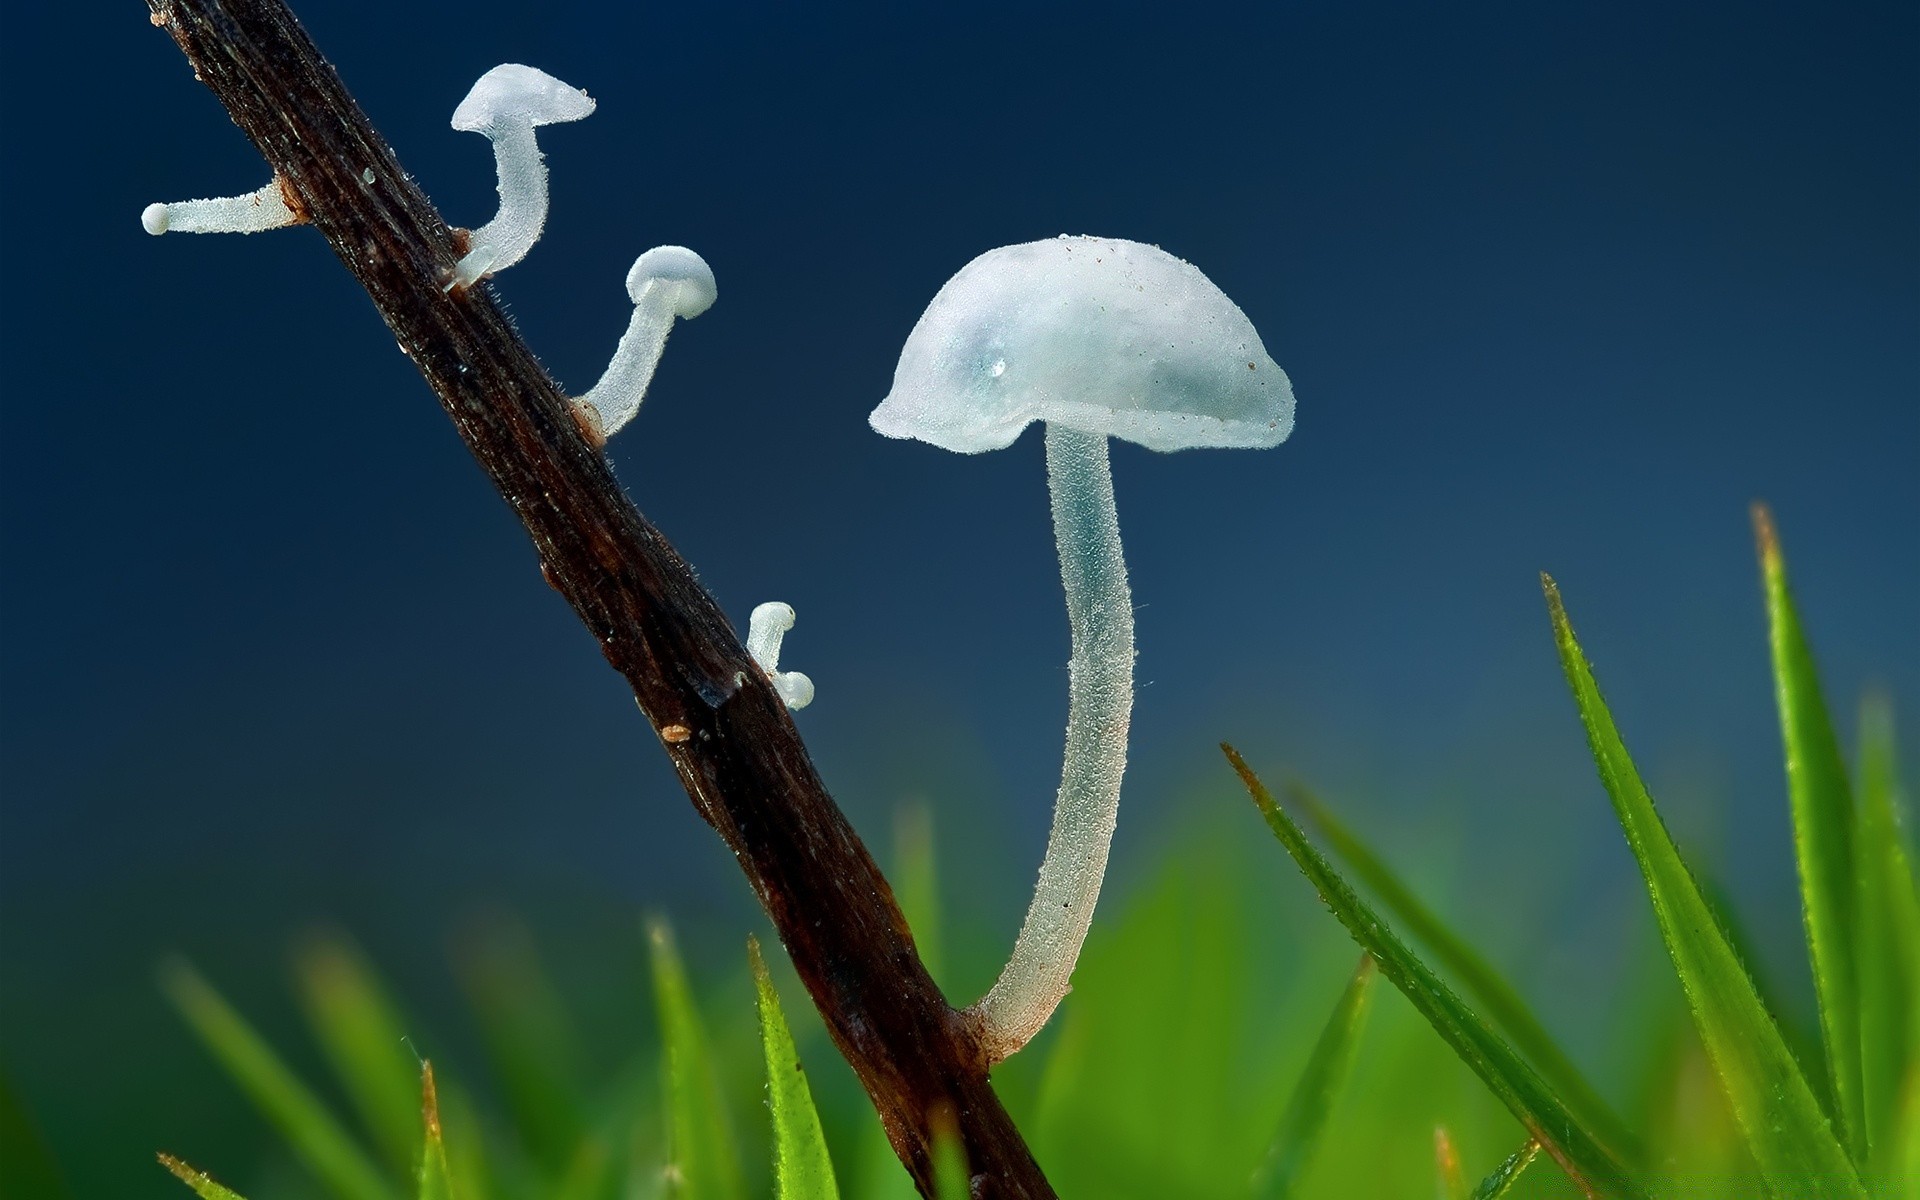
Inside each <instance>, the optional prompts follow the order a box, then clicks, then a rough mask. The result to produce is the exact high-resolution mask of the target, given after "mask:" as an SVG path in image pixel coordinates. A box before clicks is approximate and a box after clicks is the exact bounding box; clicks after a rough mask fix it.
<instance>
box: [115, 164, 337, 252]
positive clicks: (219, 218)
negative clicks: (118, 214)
mask: <svg viewBox="0 0 1920 1200" xmlns="http://www.w3.org/2000/svg"><path fill="white" fill-rule="evenodd" d="M306 219H307V218H306V215H305V214H304V213H301V212H299V211H297V210H296V209H295V208H294V207H293V206H292V205H290V204H288V203H287V186H286V183H285V182H284V181H283V180H281V178H280V177H279V176H277V175H276V176H274V177H273V178H272V179H269V180H268V181H267V182H266V185H265V186H263V187H261V188H258V189H256V190H254V191H251V192H248V193H247V194H246V195H244V196H220V197H217V198H215V199H211V200H175V201H173V202H172V203H171V204H149V205H147V206H146V208H144V209H142V210H141V212H140V227H141V228H142V229H144V230H146V231H147V232H148V233H150V234H152V235H153V236H155V237H159V236H160V235H161V234H163V233H263V232H265V231H266V230H269V229H285V228H286V227H287V226H289V225H303V224H305V223H306Z"/></svg>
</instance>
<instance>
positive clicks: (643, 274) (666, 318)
mask: <svg viewBox="0 0 1920 1200" xmlns="http://www.w3.org/2000/svg"><path fill="white" fill-rule="evenodd" d="M718 295H719V291H718V290H717V288H716V287H715V285H714V281H713V268H711V267H709V266H707V260H706V259H704V258H701V257H700V256H699V255H698V254H695V253H694V252H693V251H691V250H689V249H687V248H686V247H685V246H655V247H654V248H653V249H651V250H649V251H647V252H646V253H645V254H642V255H641V256H640V257H639V258H637V259H635V260H634V264H633V269H632V270H630V271H628V272H627V296H628V298H630V299H631V300H632V301H633V317H632V318H631V319H630V320H629V321H628V322H627V331H626V332H625V333H624V334H622V335H621V336H620V345H619V346H617V347H616V348H615V349H614V352H613V361H612V362H610V363H608V364H607V370H606V373H605V374H603V375H602V376H600V382H599V383H596V384H594V385H593V388H592V389H591V390H590V391H588V392H587V394H586V395H584V396H581V397H579V398H577V399H576V400H574V405H575V407H576V409H577V410H578V411H579V413H580V415H581V417H582V418H584V419H585V420H586V422H587V424H588V425H589V426H591V427H592V429H593V431H594V432H595V433H596V434H597V435H598V436H599V439H600V440H601V441H602V442H604V441H606V439H607V438H609V437H612V436H613V435H614V433H615V432H617V431H618V430H619V429H620V427H621V426H622V425H625V424H626V423H627V422H628V421H631V420H633V415H634V414H635V413H637V412H639V411H640V401H642V400H644V399H645V398H646V395H647V385H648V384H649V383H651V382H653V372H654V368H656V367H658V366H659V365H660V353H661V351H663V350H664V349H666V345H667V333H668V331H669V330H671V329H672V328H673V319H674V318H675V317H679V318H680V319H681V320H691V319H692V318H694V317H697V316H699V315H700V314H701V313H703V312H705V311H707V309H709V308H711V307H712V306H713V301H714V299H715V297H717V296H718Z"/></svg>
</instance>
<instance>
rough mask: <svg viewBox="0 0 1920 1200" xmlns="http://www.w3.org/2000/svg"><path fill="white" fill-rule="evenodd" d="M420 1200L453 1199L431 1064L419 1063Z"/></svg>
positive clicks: (445, 1141) (444, 1137) (438, 1100)
mask: <svg viewBox="0 0 1920 1200" xmlns="http://www.w3.org/2000/svg"><path fill="white" fill-rule="evenodd" d="M420 1126H421V1138H420V1170H419V1172H418V1177H419V1190H418V1195H419V1197H420V1200H453V1195H454V1190H453V1172H452V1170H450V1169H449V1168H448V1166H447V1139H446V1135H445V1133H443V1132H442V1131H441V1128H440V1094H439V1092H438V1090H437V1089H436V1088H435V1087H434V1086H433V1064H432V1063H430V1062H423V1063H421V1064H420Z"/></svg>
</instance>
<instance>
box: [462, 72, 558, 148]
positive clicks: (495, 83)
mask: <svg viewBox="0 0 1920 1200" xmlns="http://www.w3.org/2000/svg"><path fill="white" fill-rule="evenodd" d="M592 112H593V97H592V96H589V95H587V94H586V93H585V92H583V91H581V90H580V89H579V88H577V87H573V86H571V85H570V84H566V83H562V82H561V81H560V80H558V79H555V78H554V77H553V76H551V75H549V74H547V73H546V72H545V71H542V70H540V69H539V68H538V67H525V66H521V65H520V64H519V63H501V64H500V65H499V66H497V67H495V68H494V69H493V70H491V71H488V72H487V73H486V74H485V75H482V76H481V77H480V78H479V79H478V80H477V81H475V83H474V85H473V90H472V91H470V92H468V93H467V98H466V99H465V100H462V101H461V102H460V107H458V108H456V109H454V110H453V127H454V128H455V129H458V130H460V131H461V132H463V133H485V132H486V131H487V130H488V129H489V128H491V127H492V126H494V125H495V124H496V123H499V122H512V123H516V124H518V123H524V124H527V125H533V126H539V125H555V124H558V123H560V122H562V121H578V120H579V119H580V118H582V117H584V116H587V115H588V114H590V113H592Z"/></svg>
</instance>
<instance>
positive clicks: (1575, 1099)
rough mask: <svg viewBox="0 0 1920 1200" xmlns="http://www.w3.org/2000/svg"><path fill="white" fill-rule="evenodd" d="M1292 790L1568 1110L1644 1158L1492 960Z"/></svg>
mask: <svg viewBox="0 0 1920 1200" xmlns="http://www.w3.org/2000/svg"><path fill="white" fill-rule="evenodd" d="M1287 792H1288V795H1289V797H1290V798H1291V799H1292V800H1293V802H1294V804H1295V805H1296V806H1297V807H1299V808H1301V809H1303V810H1305V812H1306V814H1307V816H1308V817H1309V818H1311V819H1312V821H1313V823H1314V824H1315V825H1317V826H1318V827H1319V828H1320V831H1321V833H1322V834H1323V835H1324V836H1325V837H1326V839H1327V844H1328V845H1330V846H1331V847H1333V852H1334V853H1335V854H1338V855H1339V856H1340V857H1341V858H1342V859H1344V860H1345V861H1346V864H1347V866H1348V868H1349V869H1351V871H1352V872H1353V874H1354V875H1355V876H1357V877H1358V878H1359V880H1360V882H1361V883H1363V884H1365V885H1366V886H1367V887H1368V888H1369V889H1371V890H1372V892H1373V894H1374V895H1375V896H1377V897H1379V899H1380V902H1381V904H1383V905H1385V906H1386V909H1387V911H1388V912H1389V913H1391V914H1392V915H1393V916H1394V917H1395V918H1396V919H1397V920H1398V921H1399V923H1400V928H1402V929H1404V930H1406V931H1407V933H1408V934H1410V935H1411V936H1412V937H1413V938H1415V939H1416V940H1418V941H1420V942H1422V943H1423V944H1425V945H1426V947H1427V948H1428V950H1430V951H1431V952H1432V954H1433V956H1434V959H1435V960H1436V962H1437V965H1438V966H1439V968H1440V969H1441V970H1443V971H1445V972H1447V974H1448V975H1449V976H1451V977H1452V978H1453V979H1454V980H1455V982H1457V983H1459V985H1460V986H1461V988H1462V989H1463V990H1464V991H1465V992H1466V993H1467V995H1469V996H1471V997H1472V998H1473V999H1474V1000H1476V1001H1478V1002H1479V1004H1480V1007H1481V1010H1482V1011H1483V1012H1485V1013H1486V1015H1487V1017H1488V1018H1489V1019H1490V1020H1491V1021H1492V1023H1493V1027H1494V1028H1495V1029H1497V1030H1499V1031H1500V1032H1501V1033H1502V1034H1504V1035H1505V1036H1506V1037H1507V1038H1508V1039H1510V1040H1511V1041H1512V1042H1513V1046H1514V1049H1516V1050H1518V1051H1520V1053H1521V1054H1523V1055H1525V1056H1526V1058H1527V1060H1528V1061H1529V1062H1531V1063H1532V1064H1533V1066H1534V1068H1535V1069H1536V1070H1538V1071H1539V1072H1540V1074H1541V1077H1542V1078H1544V1079H1545V1080H1546V1081H1547V1086H1548V1087H1550V1088H1552V1089H1553V1090H1554V1091H1555V1092H1557V1093H1559V1095H1561V1096H1562V1097H1564V1098H1565V1099H1566V1102H1567V1107H1569V1108H1571V1109H1573V1111H1574V1112H1575V1113H1577V1114H1578V1115H1579V1117H1580V1119H1581V1121H1582V1122H1583V1123H1585V1124H1586V1125H1588V1126H1590V1127H1591V1128H1592V1129H1594V1130H1595V1131H1596V1132H1597V1133H1598V1134H1599V1135H1600V1138H1601V1140H1602V1141H1604V1142H1606V1143H1607V1144H1608V1145H1610V1146H1613V1147H1616V1148H1617V1149H1618V1150H1620V1151H1621V1152H1622V1153H1624V1154H1625V1155H1626V1156H1627V1157H1628V1159H1629V1161H1632V1162H1640V1161H1642V1159H1643V1153H1642V1151H1641V1148H1640V1144H1639V1139H1638V1138H1636V1137H1635V1136H1634V1135H1633V1134H1632V1132H1631V1131H1629V1130H1628V1129H1627V1127H1626V1124H1625V1123H1624V1122H1623V1121H1621V1120H1620V1118H1619V1117H1617V1116H1615V1115H1614V1112H1613V1109H1612V1107H1611V1106H1610V1105H1608V1104H1607V1102H1606V1101H1605V1100H1603V1099H1601V1098H1600V1093H1598V1092H1597V1091H1595V1090H1594V1088H1593V1085H1592V1084H1590V1083H1588V1082H1587V1080H1586V1076H1585V1075H1584V1074H1582V1073H1581V1071H1580V1068H1579V1067H1576V1066H1575V1065H1574V1064H1573V1060H1572V1059H1570V1058H1568V1057H1567V1055H1566V1053H1565V1052H1564V1051H1562V1050H1561V1049H1560V1046H1559V1044H1558V1043H1557V1042H1555V1041H1554V1039H1553V1035H1552V1034H1550V1033H1548V1032H1547V1029H1546V1026H1544V1025H1542V1024H1541V1023H1540V1019H1539V1018H1538V1017H1536V1016H1534V1014H1533V1009H1532V1008H1530V1007H1528V1005H1527V1002H1526V1001H1525V1000H1522V999H1521V998H1520V993H1518V992H1516V991H1514V989H1513V987H1512V985H1510V984H1509V983H1508V982H1507V981H1506V980H1505V979H1504V978H1503V977H1502V976H1501V975H1500V973H1499V972H1498V971H1496V970H1494V968H1493V964H1491V963H1489V962H1488V961H1487V960H1486V958H1485V957H1484V956H1482V955H1481V953H1480V952H1479V951H1478V950H1476V949H1474V948H1473V946H1471V945H1470V944H1468V942H1467V940H1466V939H1465V938H1462V937H1461V936H1460V935H1459V934H1457V933H1455V932H1454V931H1453V930H1452V928H1451V927H1449V926H1448V925H1447V923H1446V922H1445V921H1442V920H1441V919H1440V917H1439V915H1438V914H1436V913H1435V912H1434V911H1433V910H1432V909H1431V908H1428V907H1427V906H1426V904H1425V903H1423V902H1422V901H1421V900H1420V898H1419V897H1418V896H1416V895H1414V893H1413V890H1412V889H1411V888H1409V887H1407V885H1406V884H1405V883H1403V882H1401V880H1400V878H1399V876H1398V875H1396V874H1395V873H1394V871H1393V868H1391V867H1389V866H1388V865H1387V864H1386V862H1385V861H1384V860H1383V859H1381V857H1380V856H1379V855H1377V854H1375V853H1374V852H1373V850H1372V848H1371V847H1369V846H1368V845H1367V844H1366V843H1365V842H1364V841H1362V840H1361V839H1360V837H1359V836H1358V835H1357V834H1355V833H1354V832H1353V831H1352V830H1351V829H1349V828H1348V827H1347V825H1346V824H1345V823H1344V822H1342V821H1341V820H1340V819H1339V818H1338V817H1336V816H1335V815H1334V814H1333V813H1332V811H1330V810H1329V809H1328V808H1327V806H1326V805H1325V804H1323V803H1322V802H1321V801H1320V798H1319V797H1318V796H1316V795H1314V794H1313V793H1312V792H1311V791H1310V790H1308V789H1307V788H1306V787H1305V786H1304V785H1301V784H1299V783H1294V784H1292V785H1290V786H1289V787H1288V789H1287Z"/></svg>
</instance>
